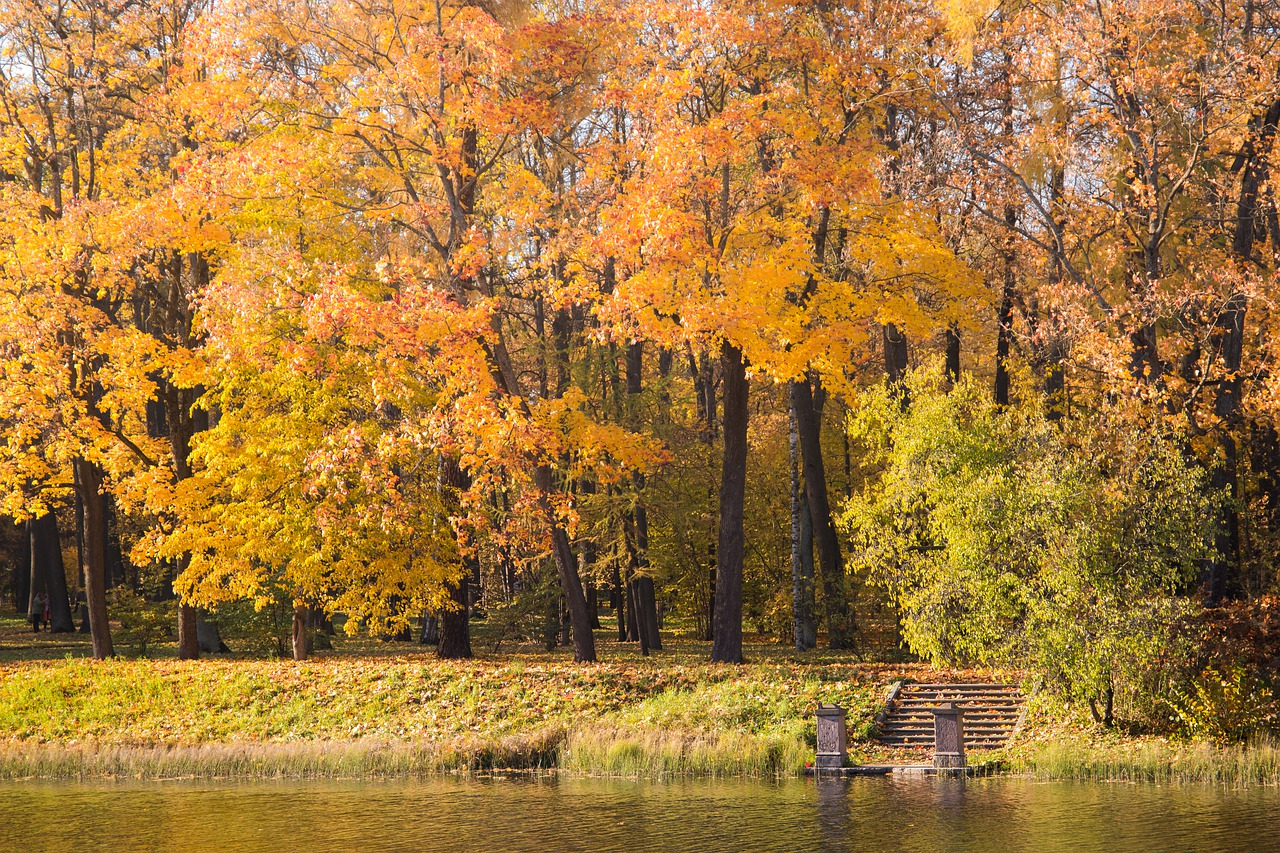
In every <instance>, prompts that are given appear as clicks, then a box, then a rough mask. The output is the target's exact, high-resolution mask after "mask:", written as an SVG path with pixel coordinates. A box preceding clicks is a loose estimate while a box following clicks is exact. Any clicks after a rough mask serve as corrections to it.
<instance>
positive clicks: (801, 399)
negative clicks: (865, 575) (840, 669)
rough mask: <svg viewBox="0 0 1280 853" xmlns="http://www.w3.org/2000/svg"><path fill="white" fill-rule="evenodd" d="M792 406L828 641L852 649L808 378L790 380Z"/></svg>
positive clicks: (844, 581) (818, 423) (850, 610)
mask: <svg viewBox="0 0 1280 853" xmlns="http://www.w3.org/2000/svg"><path fill="white" fill-rule="evenodd" d="M791 407H792V410H793V411H794V412H795V413H796V429H797V431H798V432H799V434H800V455H801V458H802V459H803V460H804V488H805V498H806V500H807V503H808V505H809V518H810V521H811V523H812V525H813V541H814V545H815V546H817V552H818V568H819V569H820V570H821V572H822V590H823V593H824V594H825V596H826V599H827V643H828V645H829V646H830V647H831V648H833V649H851V648H853V647H854V642H855V639H856V625H855V624H854V616H853V608H852V606H851V605H852V602H851V601H850V598H851V595H850V590H849V588H848V582H847V579H846V578H845V572H844V559H843V558H842V556H841V554H840V539H839V537H838V536H837V535H836V526H835V522H834V521H832V519H831V504H830V500H829V498H828V496H827V472H826V467H825V466H824V464H823V460H822V426H821V421H820V415H819V413H818V412H817V410H816V407H815V405H814V395H813V389H812V388H811V387H810V385H809V381H808V380H799V381H796V382H792V383H791Z"/></svg>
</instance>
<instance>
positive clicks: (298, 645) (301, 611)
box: [293, 601, 307, 660]
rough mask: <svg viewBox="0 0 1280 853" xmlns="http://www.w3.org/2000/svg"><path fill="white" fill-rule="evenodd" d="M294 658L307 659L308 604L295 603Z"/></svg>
mask: <svg viewBox="0 0 1280 853" xmlns="http://www.w3.org/2000/svg"><path fill="white" fill-rule="evenodd" d="M293 659H294V660H306V659H307V605H305V604H303V603H302V602H301V601H295V602H294V603H293Z"/></svg>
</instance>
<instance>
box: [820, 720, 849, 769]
mask: <svg viewBox="0 0 1280 853" xmlns="http://www.w3.org/2000/svg"><path fill="white" fill-rule="evenodd" d="M845 713H846V712H845V709H844V708H841V707H840V706H839V705H819V706H818V760H817V762H815V764H814V766H815V767H816V768H817V769H818V770H835V769H839V768H841V767H844V765H845V762H846V761H848V758H849V730H848V728H847V726H846V725H845V720H844V718H845Z"/></svg>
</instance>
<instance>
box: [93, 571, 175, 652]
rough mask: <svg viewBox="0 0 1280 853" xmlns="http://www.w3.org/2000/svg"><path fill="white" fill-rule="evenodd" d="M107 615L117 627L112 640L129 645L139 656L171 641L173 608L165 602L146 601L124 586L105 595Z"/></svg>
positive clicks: (173, 623) (173, 617) (173, 622)
mask: <svg viewBox="0 0 1280 853" xmlns="http://www.w3.org/2000/svg"><path fill="white" fill-rule="evenodd" d="M107 598H108V603H109V612H110V613H111V616H112V617H113V618H114V619H115V620H116V621H117V622H119V624H120V627H119V628H117V629H116V637H117V639H119V640H120V642H121V643H123V644H124V645H127V646H131V647H132V648H133V651H134V653H135V654H136V655H138V656H139V657H146V655H147V650H148V649H149V648H150V647H151V646H154V645H155V644H156V643H158V642H160V641H162V640H169V639H172V637H173V634H174V627H175V624H176V623H175V621H174V620H175V616H174V605H173V602H169V601H147V600H146V599H145V598H143V597H142V596H140V595H138V594H137V593H136V592H134V591H133V590H132V589H130V588H129V587H127V586H118V587H115V588H114V589H112V590H111V591H110V592H109V593H108V594H107Z"/></svg>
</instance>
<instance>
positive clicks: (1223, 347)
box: [1207, 99, 1280, 606]
mask: <svg viewBox="0 0 1280 853" xmlns="http://www.w3.org/2000/svg"><path fill="white" fill-rule="evenodd" d="M1278 123H1280V99H1277V100H1275V101H1273V102H1272V103H1271V105H1270V107H1269V108H1268V109H1267V111H1266V112H1265V113H1260V114H1257V115H1255V116H1254V117H1253V119H1252V120H1251V121H1250V123H1249V124H1250V134H1249V136H1248V137H1247V138H1246V140H1245V145H1244V148H1243V150H1242V151H1241V152H1240V154H1239V155H1238V160H1237V164H1236V165H1237V166H1238V169H1239V170H1240V171H1241V172H1242V174H1241V179H1240V195H1239V198H1238V199H1237V201H1236V217H1235V227H1234V229H1233V233H1232V239H1231V249H1232V253H1233V254H1234V255H1235V256H1236V262H1237V263H1238V264H1239V265H1240V268H1241V269H1242V270H1245V269H1248V268H1249V267H1250V266H1251V265H1252V263H1253V248H1254V244H1255V243H1256V242H1257V238H1258V234H1257V227H1256V223H1257V221H1258V206H1259V205H1258V198H1259V193H1260V191H1261V190H1262V187H1263V185H1264V183H1265V182H1266V181H1267V179H1268V177H1269V172H1270V168H1269V166H1268V164H1267V162H1266V159H1265V158H1266V154H1267V153H1268V152H1269V150H1270V148H1271V142H1272V140H1273V139H1274V138H1275V135H1276V127H1277V124H1278ZM1247 310H1248V303H1247V301H1246V300H1245V297H1244V295H1243V294H1240V293H1235V294H1232V296H1231V298H1230V299H1228V300H1227V303H1226V305H1225V306H1224V307H1223V310H1222V312H1221V313H1220V314H1219V315H1218V317H1217V320H1216V322H1215V323H1214V339H1215V341H1216V343H1217V345H1218V347H1217V348H1218V352H1219V353H1220V354H1221V356H1222V369H1223V377H1222V380H1221V381H1220V382H1219V384H1218V389H1217V395H1216V397H1215V399H1214V405H1213V410H1214V414H1215V415H1217V417H1218V418H1219V420H1220V423H1219V425H1218V429H1217V438H1218V455H1219V457H1220V460H1221V461H1220V464H1219V465H1218V467H1216V468H1215V469H1214V470H1213V474H1212V476H1211V477H1210V485H1211V487H1212V488H1213V489H1215V490H1216V491H1217V492H1218V494H1220V495H1223V496H1224V501H1223V506H1222V509H1221V510H1220V511H1219V513H1218V524H1217V530H1216V532H1215V534H1214V543H1213V544H1214V548H1213V551H1214V553H1213V557H1212V558H1211V559H1210V560H1209V565H1208V567H1207V568H1208V571H1207V574H1208V576H1209V577H1208V596H1207V603H1208V604H1209V605H1210V606H1217V605H1218V604H1220V603H1221V602H1222V600H1223V599H1224V598H1226V597H1228V596H1234V595H1238V594H1239V593H1240V592H1241V591H1242V590H1241V589H1240V586H1241V584H1240V578H1239V574H1240V566H1239V564H1238V563H1239V561H1238V559H1237V555H1238V554H1239V547H1240V514H1239V501H1240V494H1239V480H1240V476H1239V471H1238V461H1237V458H1238V456H1239V453H1238V448H1237V444H1236V435H1235V433H1236V430H1238V429H1239V426H1240V420H1241V417H1240V403H1241V389H1242V382H1241V375H1240V373H1241V371H1240V368H1241V364H1242V358H1243V351H1244V323H1245V315H1246V312H1247Z"/></svg>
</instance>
